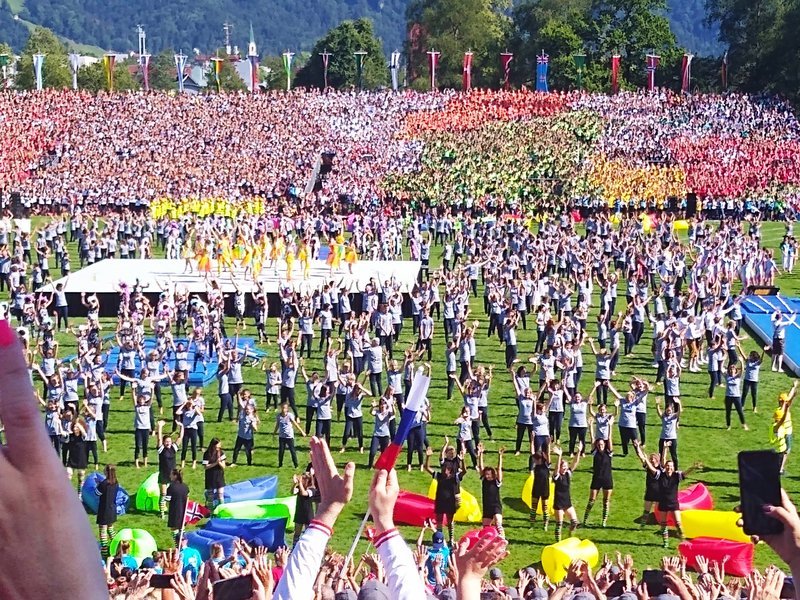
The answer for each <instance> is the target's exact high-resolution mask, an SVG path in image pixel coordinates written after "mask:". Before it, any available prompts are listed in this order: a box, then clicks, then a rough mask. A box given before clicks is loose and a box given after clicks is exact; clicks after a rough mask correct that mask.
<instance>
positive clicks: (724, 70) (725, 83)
mask: <svg viewBox="0 0 800 600" xmlns="http://www.w3.org/2000/svg"><path fill="white" fill-rule="evenodd" d="M720 75H721V76H722V91H723V92H727V91H728V53H727V52H726V53H725V54H724V55H723V56H722V69H721V71H720Z"/></svg>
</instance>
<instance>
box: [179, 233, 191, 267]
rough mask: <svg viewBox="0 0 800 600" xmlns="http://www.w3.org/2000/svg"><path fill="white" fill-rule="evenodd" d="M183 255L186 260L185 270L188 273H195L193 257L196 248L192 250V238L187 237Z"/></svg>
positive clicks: (182, 251)
mask: <svg viewBox="0 0 800 600" xmlns="http://www.w3.org/2000/svg"><path fill="white" fill-rule="evenodd" d="M181 255H182V256H183V260H184V261H185V263H184V265H185V266H184V267H183V272H184V274H186V273H194V267H192V259H193V258H194V250H192V240H191V238H189V237H187V238H186V241H185V242H184V243H183V249H182V250H181Z"/></svg>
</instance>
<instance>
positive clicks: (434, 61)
mask: <svg viewBox="0 0 800 600" xmlns="http://www.w3.org/2000/svg"><path fill="white" fill-rule="evenodd" d="M441 55H442V53H441V52H437V51H436V50H428V70H429V72H430V76H431V91H432V92H435V91H436V69H438V68H439V57H440V56H441Z"/></svg>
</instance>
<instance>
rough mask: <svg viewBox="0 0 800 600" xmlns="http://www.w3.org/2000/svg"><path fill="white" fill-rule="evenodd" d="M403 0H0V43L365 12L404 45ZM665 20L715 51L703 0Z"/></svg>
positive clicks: (271, 30)
mask: <svg viewBox="0 0 800 600" xmlns="http://www.w3.org/2000/svg"><path fill="white" fill-rule="evenodd" d="M407 3H408V0H306V1H305V2H295V1H294V0H270V1H268V2H267V1H263V0H262V1H259V2H252V1H246V0H171V1H168V2H164V1H162V0H138V1H136V2H131V1H130V0H24V3H23V0H11V4H9V0H0V41H3V42H7V43H9V44H11V46H12V47H13V48H14V49H15V50H19V49H21V47H22V46H23V45H24V43H25V40H26V39H27V29H26V28H25V26H24V25H23V24H22V23H20V22H18V21H14V20H13V16H12V14H11V13H12V12H19V16H20V17H21V18H23V19H25V20H27V21H30V22H32V23H35V24H37V25H42V26H44V27H48V28H50V29H52V30H53V31H54V32H56V33H57V34H58V35H60V36H63V37H65V38H70V39H72V40H75V41H77V42H81V43H85V44H91V45H95V46H100V47H101V48H106V49H113V50H118V51H126V50H131V49H135V48H136V47H137V38H136V29H135V27H136V25H137V24H141V25H143V26H144V27H145V28H146V30H147V33H148V42H149V49H150V50H151V51H152V52H158V51H159V50H162V49H164V48H176V49H179V48H183V49H184V50H190V49H191V48H200V49H201V50H208V49H211V48H217V47H219V46H221V45H222V43H223V41H224V34H223V30H222V24H223V23H224V22H226V21H227V22H229V23H232V24H233V26H234V28H233V34H232V40H233V43H234V44H237V45H239V46H245V45H246V43H247V36H248V32H249V23H250V22H251V21H252V23H253V28H254V30H255V34H256V38H257V41H258V43H259V47H260V49H261V50H262V51H266V52H269V53H277V52H279V51H281V50H283V49H285V48H291V49H292V50H295V51H297V50H310V49H311V48H312V47H313V45H314V42H315V41H316V40H317V39H319V38H320V37H322V36H323V35H325V33H326V32H327V31H328V30H329V29H330V28H332V27H334V26H335V25H337V24H338V23H339V22H341V21H342V20H344V19H354V18H359V17H369V18H370V19H372V20H373V22H374V23H375V31H376V32H377V34H378V36H379V37H380V38H381V40H382V41H383V47H384V51H385V52H387V53H388V52H391V51H392V50H393V49H395V48H400V47H401V46H402V42H403V38H404V31H405V9H406V5H407ZM669 4H670V5H671V7H672V10H671V11H670V20H671V22H672V26H673V30H674V31H675V33H676V35H677V38H678V43H679V44H681V45H683V46H685V47H687V48H689V49H690V50H692V51H693V52H695V53H700V54H710V53H718V45H717V44H716V41H715V40H716V34H715V32H712V31H711V30H709V29H708V28H706V27H705V25H704V19H705V11H704V2H703V0H670V1H669Z"/></svg>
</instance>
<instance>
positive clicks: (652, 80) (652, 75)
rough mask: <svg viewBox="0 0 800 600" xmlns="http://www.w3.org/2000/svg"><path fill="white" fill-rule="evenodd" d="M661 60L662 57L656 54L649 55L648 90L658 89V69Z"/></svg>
mask: <svg viewBox="0 0 800 600" xmlns="http://www.w3.org/2000/svg"><path fill="white" fill-rule="evenodd" d="M660 62H661V57H660V56H658V55H656V54H648V55H647V63H646V64H647V91H648V92H652V91H653V90H655V89H656V69H658V65H659V63H660Z"/></svg>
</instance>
